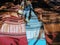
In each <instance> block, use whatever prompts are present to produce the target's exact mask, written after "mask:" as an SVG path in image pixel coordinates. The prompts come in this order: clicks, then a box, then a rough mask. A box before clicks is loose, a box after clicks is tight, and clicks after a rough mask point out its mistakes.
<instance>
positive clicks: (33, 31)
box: [24, 8, 46, 45]
mask: <svg viewBox="0 0 60 45" xmlns="http://www.w3.org/2000/svg"><path fill="white" fill-rule="evenodd" d="M24 14H26V16H27V17H26V19H27V20H28V16H29V10H28V8H26V10H24ZM31 14H32V16H31V19H30V21H29V22H28V23H27V25H26V34H27V39H28V45H33V44H34V42H35V41H36V40H37V39H36V38H37V37H38V34H39V30H40V27H41V25H42V22H39V21H38V19H37V16H36V15H35V14H34V12H33V11H31ZM36 45H46V40H45V36H44V32H43V33H42V35H41V38H40V39H39V40H38V42H37V43H36Z"/></svg>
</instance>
